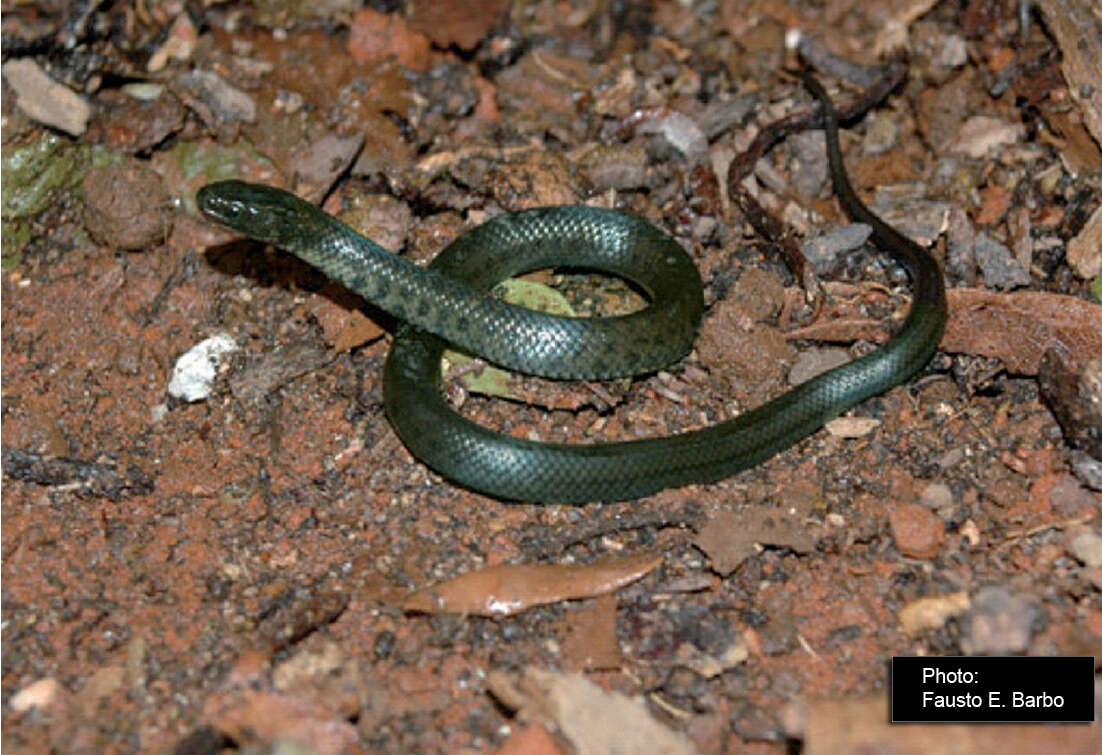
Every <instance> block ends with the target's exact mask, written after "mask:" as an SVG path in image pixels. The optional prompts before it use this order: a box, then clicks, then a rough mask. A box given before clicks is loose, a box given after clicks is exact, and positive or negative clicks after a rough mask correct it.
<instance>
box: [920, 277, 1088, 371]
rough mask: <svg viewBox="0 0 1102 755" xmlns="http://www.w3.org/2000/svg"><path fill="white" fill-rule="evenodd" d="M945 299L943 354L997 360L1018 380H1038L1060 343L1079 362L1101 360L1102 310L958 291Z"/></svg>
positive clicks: (1072, 301)
mask: <svg viewBox="0 0 1102 755" xmlns="http://www.w3.org/2000/svg"><path fill="white" fill-rule="evenodd" d="M948 297H949V313H950V316H949V322H948V323H947V325H946V328H945V336H944V337H943V338H942V339H941V347H942V348H943V349H945V350H946V351H951V352H955V353H961V354H975V355H980V356H986V357H997V358H998V359H1000V360H1002V362H1003V364H1005V365H1006V368H1007V370H1008V371H1010V372H1012V373H1015V374H1018V375H1036V374H1037V369H1038V367H1039V366H1040V364H1041V357H1042V356H1044V353H1045V350H1046V349H1048V348H1049V347H1050V346H1053V345H1055V344H1058V343H1059V344H1062V345H1063V346H1064V347H1065V348H1066V349H1067V351H1068V352H1069V353H1071V354H1074V355H1075V356H1076V358H1077V359H1079V360H1080V361H1081V362H1084V363H1085V362H1087V361H1089V360H1090V359H1098V358H1102V305H1098V304H1094V303H1092V302H1089V301H1086V300H1084V299H1079V298H1076V297H1074V296H1063V295H1061V294H1050V293H1045V292H1040V291H1021V292H1017V293H995V292H992V291H987V290H984V289H978V288H957V289H953V290H952V291H949V292H948Z"/></svg>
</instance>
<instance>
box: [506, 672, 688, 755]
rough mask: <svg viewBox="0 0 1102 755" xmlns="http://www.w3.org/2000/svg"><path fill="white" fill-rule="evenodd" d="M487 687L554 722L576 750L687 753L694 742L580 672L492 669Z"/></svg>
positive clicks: (588, 754) (536, 717)
mask: <svg viewBox="0 0 1102 755" xmlns="http://www.w3.org/2000/svg"><path fill="white" fill-rule="evenodd" d="M488 682H489V686H490V691H491V692H492V693H493V694H494V696H495V697H497V699H498V700H500V701H501V702H502V703H504V704H505V705H507V706H509V707H511V708H515V709H517V710H518V716H519V717H520V718H522V719H527V720H533V721H538V722H540V723H542V724H544V725H546V726H549V727H554V728H555V729H557V730H558V731H559V732H561V733H562V735H563V736H564V737H566V739H568V740H570V743H571V744H572V745H573V746H574V751H575V752H576V753H578V755H616V754H618V753H625V752H646V753H652V754H653V755H689V753H692V752H694V750H693V747H692V745H691V744H690V743H689V742H688V740H686V739H685V738H684V737H683V736H682V735H681V734H679V733H677V732H675V731H671V730H670V729H668V728H666V727H665V726H663V725H662V724H660V723H659V722H658V721H656V720H655V719H654V717H653V716H651V714H650V712H648V711H647V709H646V707H645V706H644V705H643V704H642V703H641V702H638V701H636V700H632V699H631V698H629V697H627V696H626V695H623V694H620V693H619V692H605V691H604V690H602V689H601V688H600V687H598V686H597V685H596V684H594V683H593V682H591V681H589V680H588V679H586V678H585V677H584V676H582V675H580V674H558V673H554V672H551V671H543V670H541V669H535V668H530V669H528V670H527V671H525V672H524V673H523V674H521V675H518V676H512V675H509V674H505V673H502V672H500V671H493V672H491V673H490V674H489V678H488Z"/></svg>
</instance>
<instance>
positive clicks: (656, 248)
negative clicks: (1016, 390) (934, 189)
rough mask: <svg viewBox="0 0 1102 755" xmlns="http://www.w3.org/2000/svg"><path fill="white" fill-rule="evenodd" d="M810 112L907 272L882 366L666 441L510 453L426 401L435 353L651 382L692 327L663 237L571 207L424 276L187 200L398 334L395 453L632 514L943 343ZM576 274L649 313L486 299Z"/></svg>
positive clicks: (447, 259)
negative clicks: (612, 283) (525, 276)
mask: <svg viewBox="0 0 1102 755" xmlns="http://www.w3.org/2000/svg"><path fill="white" fill-rule="evenodd" d="M804 78H805V83H806V84H807V86H808V87H809V88H810V89H811V91H812V93H813V94H814V95H815V96H816V98H818V99H819V101H820V102H821V103H822V107H823V121H824V127H825V130H826V141H827V155H828V159H829V165H830V173H831V177H832V179H833V183H834V190H835V193H836V195H837V196H838V198H839V201H840V202H841V204H842V206H843V207H844V209H845V210H846V212H847V213H848V214H849V215H850V217H851V218H853V219H854V220H856V221H858V222H862V223H866V224H868V225H869V226H871V227H872V238H873V240H874V241H875V242H876V244H877V246H878V247H879V248H880V249H881V250H882V251H884V252H886V253H887V254H888V255H889V256H890V257H891V258H892V259H893V260H895V261H896V262H897V263H899V264H900V265H902V266H903V268H904V269H905V270H906V271H907V273H908V275H909V277H910V280H911V285H912V289H913V298H912V303H911V307H910V311H909V312H908V314H907V318H906V320H905V321H904V323H903V325H902V326H901V327H900V328H899V330H898V331H897V332H896V333H895V335H894V336H893V337H892V338H891V339H890V340H889V341H888V342H887V343H886V344H884V345H883V346H881V347H880V348H879V349H877V350H875V351H873V352H872V353H870V354H867V355H865V356H863V357H861V358H859V359H856V360H854V361H852V362H849V363H847V364H844V365H842V366H840V367H837V368H835V369H833V370H830V371H829V372H826V373H823V374H821V375H819V376H818V377H815V378H813V379H811V380H809V381H807V382H805V383H803V384H801V385H799V386H797V387H795V388H793V389H791V390H789V391H788V392H786V393H784V394H782V395H780V396H778V397H777V398H774V399H773V400H771V401H769V402H767V403H766V404H764V405H762V406H759V407H757V408H756V409H753V410H750V411H747V412H745V413H743V414H741V415H739V416H738V417H735V418H734V419H731V420H728V421H725V422H720V423H718V424H715V425H712V426H710V427H707V428H704V429H700V430H694V431H691V432H685V433H681V434H677V435H671V436H666V437H658V438H648V439H643V440H632V441H625V442H616V443H597V444H585V445H571V444H553V443H539V442H533V441H529V440H524V439H518V438H513V437H510V436H507V435H504V434H501V433H498V432H495V431H493V430H490V429H487V428H485V427H482V426H480V425H477V424H475V423H473V422H470V421H468V420H467V419H465V418H463V417H461V416H460V415H458V414H457V413H456V412H455V411H454V410H453V409H452V408H451V407H450V406H449V405H448V404H447V402H446V401H445V399H444V398H443V395H442V390H441V376H440V359H441V355H442V352H443V350H444V348H445V344H446V343H450V344H454V345H455V346H458V347H459V348H461V349H463V350H465V351H468V352H471V353H474V354H477V355H479V356H482V357H483V358H485V359H487V360H488V361H490V362H493V363H496V364H499V365H502V366H504V367H507V368H510V369H513V370H519V371H521V372H525V373H529V374H535V375H543V376H546V377H552V378H584V379H607V378H617V377H625V376H631V375H638V374H641V373H647V372H653V371H655V370H657V369H660V368H662V367H664V366H666V365H668V364H670V363H672V362H675V361H677V360H678V359H680V358H682V357H683V356H684V355H685V354H687V353H688V351H689V349H690V348H691V346H692V343H693V340H694V338H695V336H696V331H697V328H698V326H699V324H700V320H701V317H702V314H703V311H704V302H703V294H702V286H701V281H700V275H699V273H698V272H697V270H696V267H695V266H694V264H693V262H692V260H691V259H690V258H689V256H688V255H687V254H686V253H685V252H684V251H683V250H682V249H681V247H680V246H679V245H678V244H677V243H675V242H674V241H673V240H672V239H671V238H670V237H668V236H667V235H665V234H664V233H662V232H661V231H659V230H658V229H656V228H655V227H654V226H652V225H651V224H650V223H649V222H647V221H645V220H643V219H641V218H638V217H636V216H633V215H629V214H626V213H621V212H617V211H612V210H603V209H597V208H591V207H583V206H565V207H546V208H539V209H534V210H526V211H522V212H515V213H509V214H505V215H501V216H498V217H495V218H493V219H491V220H490V221H488V222H486V223H484V224H482V225H481V226H479V227H477V228H474V229H473V230H471V231H468V232H466V233H465V234H463V235H462V236H460V237H459V238H458V239H456V240H455V241H454V242H452V244H451V245H450V246H448V247H447V248H446V249H445V250H444V251H443V252H441V253H440V254H439V255H437V256H436V258H435V259H434V260H433V261H432V263H431V264H430V265H429V266H428V267H427V268H420V267H418V266H417V265H414V264H413V263H411V262H409V261H407V260H404V259H402V258H400V257H397V256H395V255H392V254H390V253H389V252H387V251H386V250H384V249H383V248H382V247H380V246H379V245H377V244H375V243H374V242H373V241H371V240H370V239H367V238H365V237H363V236H361V235H360V234H358V233H356V232H355V231H354V230H352V229H351V228H349V227H348V226H346V225H344V224H343V223H341V222H339V221H338V220H336V219H335V218H333V217H331V216H329V215H327V214H326V213H324V212H323V211H321V210H320V209H318V208H317V207H315V206H314V205H311V204H309V203H307V202H305V201H303V200H301V199H299V198H298V197H296V196H294V195H293V194H290V193H288V192H285V191H282V190H279V189H275V188H273V187H269V186H261V185H257V184H249V183H244V182H241V181H221V182H217V183H213V184H209V185H207V186H204V187H203V188H201V189H200V190H199V193H198V195H197V201H198V204H199V207H200V209H201V210H202V212H203V213H204V214H205V215H206V216H207V217H208V218H210V219H212V220H215V221H217V222H219V223H221V224H223V225H225V226H228V227H229V228H231V229H234V230H235V231H238V232H240V233H242V234H244V235H245V236H248V237H250V238H253V239H256V240H258V241H263V242H267V243H271V244H274V245H276V246H278V247H281V248H283V249H285V250H287V251H289V252H291V253H293V254H295V255H296V256H298V257H299V258H301V259H303V260H304V261H306V262H307V263H309V264H311V265H313V266H314V267H316V268H318V269H319V270H321V271H322V272H324V273H325V274H326V275H327V276H329V277H330V278H332V279H333V280H335V281H338V282H339V283H341V284H343V285H344V286H346V287H347V288H349V289H350V290H352V291H355V292H356V293H358V294H360V295H361V296H363V297H364V299H366V300H367V301H369V302H371V303H372V304H374V305H375V306H377V307H379V308H380V309H382V310H385V311H386V312H389V313H390V314H391V315H393V316H394V317H396V318H398V319H400V320H402V321H403V325H402V326H401V327H400V328H399V330H398V332H397V335H396V336H395V339H394V343H393V346H392V348H391V350H390V354H389V356H388V358H387V363H386V368H385V374H384V382H383V393H384V401H385V405H386V411H387V415H388V417H389V418H390V421H391V423H392V425H393V426H394V428H395V430H396V431H397V433H398V435H399V436H400V437H401V439H402V441H403V442H404V443H405V444H406V446H407V447H408V448H409V450H410V451H411V452H412V453H413V454H414V456H416V457H417V458H419V459H421V460H422V461H423V462H424V463H425V464H427V465H428V466H430V467H431V468H433V469H434V470H436V471H437V472H439V473H440V474H442V475H444V476H445V477H447V478H449V479H451V480H454V481H456V482H458V483H460V484H461V485H464V486H466V487H469V488H471V489H474V490H478V491H481V492H483V493H487V494H489V495H492V496H495V497H497V498H501V499H506V500H517V501H530V502H538V503H586V502H592V501H615V500H624V499H630V498H638V497H641V496H645V495H649V494H651V493H654V492H656V491H659V490H662V489H664V488H668V487H675V486H682V485H687V484H690V483H703V482H712V481H716V480H720V479H722V478H725V477H729V476H730V475H733V474H734V473H736V472H738V471H740V470H743V469H746V468H748V467H751V466H754V465H755V464H758V463H760V462H761V461H763V460H765V459H767V458H769V457H770V456H772V455H773V454H775V453H777V452H779V451H781V450H783V449H785V448H787V447H788V446H790V445H791V444H793V443H794V442H796V441H797V440H799V439H800V438H802V437H804V436H806V435H808V434H809V433H812V432H814V431H815V430H817V429H818V428H820V427H822V425H823V424H824V423H826V422H827V421H828V420H830V419H832V418H834V417H836V416H837V415H838V414H840V413H841V412H843V411H846V410H847V409H849V408H851V407H853V406H854V405H856V404H858V403H859V402H861V401H863V400H865V399H866V398H869V397H871V396H874V395H876V394H879V393H881V392H883V391H885V390H887V389H888V388H890V387H892V386H894V385H897V384H899V383H901V382H903V381H905V380H907V379H908V378H910V377H911V376H912V375H914V374H915V373H916V372H917V371H918V370H919V369H921V368H922V366H923V365H924V364H925V363H926V362H927V361H928V360H929V358H930V356H931V355H932V354H933V353H934V351H935V349H936V348H937V344H938V342H939V340H940V338H941V334H942V332H943V330H944V327H945V317H946V314H945V311H946V308H945V290H944V284H943V281H942V276H941V272H940V270H939V269H938V266H937V263H936V262H935V261H934V260H933V258H932V257H931V256H930V255H929V254H928V253H927V252H926V251H925V250H923V249H922V248H921V247H919V246H918V245H917V244H915V243H914V242H913V241H911V240H910V239H908V238H906V237H905V236H903V235H902V234H900V233H899V232H898V231H896V230H895V229H893V228H892V227H891V226H889V225H887V224H886V223H884V222H883V221H882V220H881V219H880V218H878V217H877V216H876V215H874V214H873V213H872V212H871V211H870V210H869V209H868V208H867V207H866V206H865V205H864V204H863V203H862V202H861V200H860V199H859V198H858V197H857V194H856V193H855V192H854V190H853V187H852V186H851V185H850V182H849V179H848V177H847V174H846V170H845V167H844V165H843V163H842V156H841V151H840V148H839V145H838V127H837V122H836V116H835V111H834V108H833V105H832V104H831V102H830V99H829V98H828V97H827V95H826V93H825V92H824V91H823V89H822V87H821V85H819V84H818V82H816V81H815V80H814V79H813V78H812V77H811V76H809V75H808V76H805V77H804ZM553 266H567V267H577V268H588V269H594V270H598V271H603V272H606V273H610V274H613V275H617V276H620V277H623V278H625V279H627V280H629V281H631V282H633V283H634V284H635V285H637V286H638V287H639V288H640V289H642V290H643V291H644V292H645V293H646V294H647V295H648V297H649V299H650V306H648V307H647V308H646V309H644V310H642V311H640V312H635V313H632V314H629V315H624V316H617V317H606V318H593V319H587V318H562V317H556V316H552V315H548V314H543V313H539V312H535V311H532V310H528V309H524V308H522V307H516V306H513V305H510V304H507V303H505V302H502V301H500V300H499V299H497V298H496V297H494V296H492V295H490V293H489V291H490V289H491V288H492V287H493V286H495V285H496V284H497V283H498V282H500V281H501V280H503V279H505V278H508V277H511V276H514V275H517V274H520V273H523V272H526V271H530V270H534V269H539V268H546V267H553Z"/></svg>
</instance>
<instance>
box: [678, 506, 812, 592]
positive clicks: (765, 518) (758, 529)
mask: <svg viewBox="0 0 1102 755" xmlns="http://www.w3.org/2000/svg"><path fill="white" fill-rule="evenodd" d="M695 542H696V545H697V547H699V548H700V549H701V550H703V551H704V552H705V553H707V554H708V558H709V559H711V562H712V568H713V569H715V570H716V571H717V572H719V573H720V574H722V575H723V576H727V575H728V574H730V573H731V572H733V571H734V570H735V569H736V568H737V567H738V565H739V564H741V563H742V562H743V561H745V560H746V559H747V558H749V557H750V556H752V555H754V553H755V552H756V551H755V549H754V544H755V543H760V544H762V545H778V546H784V547H787V548H791V549H792V550H794V551H796V552H797V553H807V552H809V551H810V550H812V549H813V548H814V547H815V539H814V538H813V537H812V536H811V535H810V533H808V531H807V528H806V527H805V526H804V525H803V523H802V522H798V521H794V520H793V519H791V518H790V517H789V516H788V515H787V514H786V513H785V512H784V511H783V510H781V509H777V508H773V507H768V506H756V507H754V508H749V509H744V510H741V511H730V510H728V511H720V512H718V513H717V514H716V515H715V516H713V517H712V518H711V519H709V520H708V523H707V524H705V525H704V527H703V529H701V531H700V534H699V535H697V536H696V540H695Z"/></svg>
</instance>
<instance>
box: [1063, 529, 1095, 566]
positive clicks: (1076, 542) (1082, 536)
mask: <svg viewBox="0 0 1102 755" xmlns="http://www.w3.org/2000/svg"><path fill="white" fill-rule="evenodd" d="M1068 553H1070V554H1071V555H1073V556H1075V558H1076V559H1077V560H1079V561H1080V562H1082V563H1083V564H1084V565H1086V566H1089V567H1091V568H1094V567H1097V566H1102V535H1099V534H1098V533H1096V532H1093V531H1091V530H1084V531H1082V532H1080V533H1078V534H1076V535H1073V536H1072V538H1071V541H1070V542H1069V543H1068Z"/></svg>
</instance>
